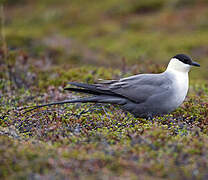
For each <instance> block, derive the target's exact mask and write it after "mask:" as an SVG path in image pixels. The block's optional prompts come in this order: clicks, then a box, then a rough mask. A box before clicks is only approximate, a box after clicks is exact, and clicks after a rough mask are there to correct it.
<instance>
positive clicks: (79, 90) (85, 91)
mask: <svg viewBox="0 0 208 180" xmlns="http://www.w3.org/2000/svg"><path fill="white" fill-rule="evenodd" d="M64 90H68V91H74V92H80V93H86V94H93V95H100V94H101V93H99V92H95V91H91V90H88V89H79V88H71V87H66V88H64Z"/></svg>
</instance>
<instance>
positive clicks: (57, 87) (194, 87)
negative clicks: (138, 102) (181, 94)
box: [0, 0, 208, 180]
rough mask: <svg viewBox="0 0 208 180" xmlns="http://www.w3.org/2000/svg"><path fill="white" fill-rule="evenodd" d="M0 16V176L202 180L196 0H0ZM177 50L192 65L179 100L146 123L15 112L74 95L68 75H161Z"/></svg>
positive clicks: (78, 107) (206, 88)
mask: <svg viewBox="0 0 208 180" xmlns="http://www.w3.org/2000/svg"><path fill="white" fill-rule="evenodd" d="M2 2H3V1H0V3H2ZM4 16H5V23H4V25H3V26H2V27H1V30H2V29H3V30H4V32H5V35H6V40H5V41H3V39H1V47H2V48H1V49H0V104H1V106H0V178H1V179H68V178H70V179H145V180H146V179H207V178H208V81H207V80H208V74H207V68H208V63H207V60H206V58H207V56H208V45H207V44H208V24H207V17H208V3H207V2H206V1H204V0H200V1H196V0H191V1H187V0H181V1H175V0H170V1H164V0H151V1H143V0H142V1H136V0H133V1H130V0H106V1H99V2H98V1H95V0H91V1H89V0H71V1H70V2H69V1H67V0H60V1H54V0H53V1H49V0H45V1H40V0H37V1H32V0H28V1H26V0H18V1H12V0H8V1H4ZM1 19H2V16H1ZM1 35H2V34H1ZM5 42H6V44H7V46H8V52H6V51H5V49H4V45H5ZM177 53H187V54H189V55H191V56H192V57H193V58H194V59H197V61H198V62H199V63H200V64H201V68H200V69H196V68H195V69H193V71H192V72H191V73H190V78H191V81H190V90H189V94H188V97H187V99H186V101H185V103H184V104H183V105H182V106H181V107H180V108H178V109H177V110H176V111H175V112H173V113H171V114H169V115H166V116H163V117H156V118H154V119H153V121H147V120H145V119H136V118H134V117H133V116H132V115H131V114H128V113H126V112H123V111H122V110H120V109H119V107H114V106H110V105H106V106H101V105H99V104H98V105H96V104H83V105H82V104H70V105H63V106H54V107H48V108H42V109H38V110H34V111H32V112H28V113H26V114H23V112H24V111H20V109H21V108H22V107H25V106H28V105H35V104H41V103H45V102H51V101H58V100H64V99H67V98H74V97H75V96H76V95H77V94H73V93H70V92H65V91H63V88H64V87H65V86H66V85H67V82H68V81H81V82H88V83H93V82H96V80H97V79H111V78H120V77H125V76H129V75H132V74H137V73H146V72H152V73H157V72H161V71H163V70H164V68H165V66H166V64H167V63H168V60H169V58H170V57H172V56H173V55H175V54H177Z"/></svg>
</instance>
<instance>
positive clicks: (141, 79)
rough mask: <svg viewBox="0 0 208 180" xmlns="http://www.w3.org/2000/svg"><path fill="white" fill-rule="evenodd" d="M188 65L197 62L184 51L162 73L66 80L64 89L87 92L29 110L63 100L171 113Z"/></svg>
mask: <svg viewBox="0 0 208 180" xmlns="http://www.w3.org/2000/svg"><path fill="white" fill-rule="evenodd" d="M192 66H196V67H199V66H200V64H199V63H197V62H194V61H193V60H192V59H191V57H189V56H188V55H185V54H177V55H175V56H174V57H172V58H171V59H170V61H169V64H168V66H167V68H166V70H165V71H164V72H162V73H158V74H137V75H133V76H130V77H127V78H121V79H118V80H103V81H101V82H99V83H95V84H87V83H79V82H69V83H68V84H69V85H70V87H66V88H65V90H68V91H73V92H78V93H84V94H88V95H90V96H86V97H82V98H76V99H71V100H64V101H59V102H53V103H49V104H42V105H37V106H33V108H32V109H31V110H34V109H37V108H41V107H44V106H52V105H57V104H65V103H108V104H114V105H119V106H120V107H121V109H123V110H124V111H128V112H130V113H131V114H132V115H133V116H134V117H136V118H146V119H152V118H153V117H155V116H162V115H165V114H168V113H171V112H172V111H174V110H175V109H177V108H178V107H179V106H180V105H181V104H182V103H183V101H184V100H185V97H186V95H187V93H188V89H189V76H188V73H189V71H190V69H191V67H192ZM31 110H29V111H31Z"/></svg>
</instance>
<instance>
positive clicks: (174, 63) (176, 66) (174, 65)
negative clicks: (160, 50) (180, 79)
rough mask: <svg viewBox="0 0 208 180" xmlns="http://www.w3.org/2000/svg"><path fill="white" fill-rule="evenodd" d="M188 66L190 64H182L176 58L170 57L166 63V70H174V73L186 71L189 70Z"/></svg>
mask: <svg viewBox="0 0 208 180" xmlns="http://www.w3.org/2000/svg"><path fill="white" fill-rule="evenodd" d="M190 68H191V66H190V65H188V64H184V63H183V62H181V61H179V60H178V59H176V58H172V59H171V60H170V62H169V64H168V67H167V69H166V71H176V73H177V72H181V73H188V72H189V71H190Z"/></svg>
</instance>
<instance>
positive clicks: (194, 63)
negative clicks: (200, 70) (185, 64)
mask: <svg viewBox="0 0 208 180" xmlns="http://www.w3.org/2000/svg"><path fill="white" fill-rule="evenodd" d="M191 65H192V66H197V67H200V64H199V63H197V62H194V61H193V62H192V63H191Z"/></svg>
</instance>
